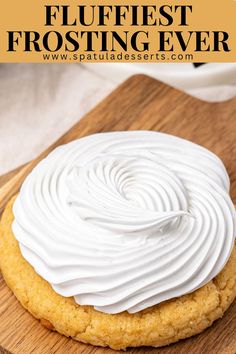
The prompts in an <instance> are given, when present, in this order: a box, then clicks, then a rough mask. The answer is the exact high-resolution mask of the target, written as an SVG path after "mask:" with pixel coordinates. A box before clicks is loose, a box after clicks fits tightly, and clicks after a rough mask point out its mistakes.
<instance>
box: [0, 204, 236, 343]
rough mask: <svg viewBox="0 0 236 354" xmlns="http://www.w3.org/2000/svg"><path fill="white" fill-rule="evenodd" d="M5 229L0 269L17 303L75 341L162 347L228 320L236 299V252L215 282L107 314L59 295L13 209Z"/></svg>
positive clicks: (0, 234) (0, 227) (4, 218)
mask: <svg viewBox="0 0 236 354" xmlns="http://www.w3.org/2000/svg"><path fill="white" fill-rule="evenodd" d="M13 202H14V198H13V199H12V200H11V201H10V202H9V204H8V205H7V207H6V209H5V211H4V213H3V216H2V220H1V224H0V254H1V257H0V266H1V270H2V274H3V276H4V278H5V280H6V282H7V284H8V286H9V288H10V289H11V290H12V291H13V293H14V294H15V296H16V297H17V299H18V300H19V301H20V302H21V304H22V305H23V306H24V307H25V308H26V309H27V310H28V311H29V312H30V313H31V314H32V315H33V316H34V317H36V318H37V319H39V320H40V321H41V323H42V324H43V325H44V326H46V327H47V328H49V329H51V330H56V331H58V332H59V333H61V334H64V335H65V336H68V337H72V338H73V339H75V340H78V341H81V342H84V343H90V344H93V345H97V346H103V347H106V346H109V347H111V348H113V349H125V348H127V347H137V346H154V347H161V346H164V345H167V344H170V343H174V342H177V341H178V340H180V339H183V338H187V337H190V336H193V335H195V334H198V333H200V332H202V331H203V330H204V329H205V328H207V327H209V326H210V325H211V324H212V323H213V321H215V320H216V319H218V318H220V317H222V316H223V314H224V312H225V311H226V310H227V308H228V307H229V306H230V304H231V303H232V301H233V300H234V298H235V296H236V248H235V247H234V250H233V252H232V254H231V257H230V259H229V261H228V262H227V264H226V265H225V267H224V269H223V270H222V271H221V272H220V273H219V274H218V275H217V276H216V277H215V278H214V279H213V280H212V281H210V282H209V283H207V284H206V285H205V286H203V287H202V288H200V289H198V290H196V291H194V292H192V293H191V294H188V295H184V296H181V297H179V298H175V299H172V300H169V301H165V302H162V303H161V304H158V305H156V306H153V307H150V308H148V309H145V310H143V311H141V312H137V313H134V314H129V313H128V312H122V313H119V314H106V313H102V312H99V311H96V310H95V309H94V308H93V307H92V306H80V305H78V304H77V303H75V301H74V298H70V297H68V298H66V297H63V296H61V295H59V294H57V293H56V292H55V291H54V290H53V289H52V287H51V286H50V284H49V283H48V282H47V281H45V280H44V279H42V278H41V277H40V276H39V275H38V274H37V273H36V272H35V270H34V269H33V267H32V266H31V265H30V264H29V263H27V262H26V260H25V259H24V258H23V257H22V255H21V252H20V249H19V245H18V242H17V241H16V239H15V237H14V235H13V233H12V230H11V225H12V222H13V219H14V217H13V213H12V204H13Z"/></svg>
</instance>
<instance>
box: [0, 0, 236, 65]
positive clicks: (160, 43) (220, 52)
mask: <svg viewBox="0 0 236 354" xmlns="http://www.w3.org/2000/svg"><path fill="white" fill-rule="evenodd" d="M0 6H1V11H0V21H1V22H0V23H1V26H0V61H1V62H173V61H174V62H230V61H235V58H236V26H235V18H236V1H233V0H224V1H223V0H195V1H194V0H192V1H190V0H189V1H186V0H182V1H180V0H165V1H158V2H157V1H155V0H145V1H144V0H139V1H137V0H136V1H134V0H126V1H125V0H122V1H121V0H120V1H117V0H112V1H110V2H109V0H106V1H105V0H86V1H83V2H82V1H78V0H77V1H75V0H70V1H61V0H57V1H56V0H54V1H50V0H47V1H46V0H34V1H32V0H21V1H17V2H16V1H15V0H14V1H13V0H8V1H7V2H5V1H4V2H2V3H1V5H0Z"/></svg>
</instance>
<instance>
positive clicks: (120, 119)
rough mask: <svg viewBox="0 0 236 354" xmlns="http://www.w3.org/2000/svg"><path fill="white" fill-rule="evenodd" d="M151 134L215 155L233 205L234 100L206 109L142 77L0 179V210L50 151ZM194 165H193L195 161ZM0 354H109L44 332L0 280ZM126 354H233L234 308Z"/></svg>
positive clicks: (235, 340)
mask: <svg viewBox="0 0 236 354" xmlns="http://www.w3.org/2000/svg"><path fill="white" fill-rule="evenodd" d="M135 129H150V130H158V131H162V132H166V133H170V134H174V135H178V136H180V137H183V138H186V139H189V140H192V141H194V142H196V143H199V144H201V145H204V146H205V147H207V148H209V149H211V150H212V151H214V152H215V153H216V154H218V155H219V156H220V157H221V158H222V159H223V161H224V163H225V165H226V167H227V169H228V172H229V174H230V178H231V195H232V198H233V200H234V202H235V203H236V142H235V141H236V99H234V100H231V101H228V102H224V103H214V104H212V103H206V102H202V101H199V100H197V99H194V98H192V97H190V96H188V95H185V94H184V93H181V92H179V91H177V90H175V89H173V88H170V87H169V86H167V85H164V84H161V83H160V82H157V81H155V80H153V79H151V78H149V77H147V76H143V75H137V76H133V77H132V78H130V79H129V80H128V81H126V82H125V83H124V84H123V85H121V86H120V87H119V88H118V89H117V90H116V91H114V92H113V93H112V94H111V95H110V96H108V97H107V98H106V99H105V100H104V101H103V102H101V103H100V104H99V105H98V106H97V107H96V108H95V109H93V110H92V111H91V112H90V113H88V114H87V115H86V116H85V117H84V119H83V120H81V121H80V122H79V123H78V124H77V125H75V126H74V127H73V128H72V129H71V130H70V131H69V132H68V133H66V134H65V135H64V136H63V137H61V138H60V139H59V140H58V141H57V142H56V143H54V144H53V145H52V146H51V147H50V148H49V149H48V150H47V151H45V152H44V153H43V154H42V155H40V156H39V157H38V158H37V159H35V160H34V161H32V162H30V163H29V164H27V165H25V166H24V167H23V168H20V169H18V170H17V171H13V172H12V173H10V174H8V175H5V176H3V177H0V186H2V188H1V189H0V209H2V208H3V207H4V205H5V203H6V202H7V200H8V199H9V198H10V196H11V195H13V194H14V193H16V192H17V191H18V189H19V187H20V185H21V183H22V181H23V180H24V178H25V176H26V175H27V174H28V173H29V171H30V170H31V169H32V168H33V166H35V164H36V163H38V161H39V160H40V159H42V158H43V157H44V156H45V155H47V153H48V152H49V151H50V150H52V149H53V148H54V147H55V146H57V145H60V144H63V143H66V142H68V141H70V140H73V139H76V138H78V137H81V136H85V135H88V134H92V133H96V132H101V131H115V130H135ZM196 163H197V161H196ZM0 316H1V317H0V318H1V322H0V344H1V346H2V351H1V350H0V353H1V352H3V353H8V352H10V353H16V354H29V353H35V354H39V353H40V354H52V353H58V354H64V353H69V354H72V353H73V354H74V353H78V354H92V353H93V354H111V353H115V351H113V350H111V349H104V348H96V347H92V346H89V345H84V344H80V343H77V342H75V341H73V340H71V339H68V338H65V337H63V336H61V335H59V334H57V333H53V332H50V331H48V330H46V329H45V328H43V327H42V326H41V325H40V324H39V322H38V321H37V320H35V319H34V318H33V317H32V316H31V315H30V314H29V313H28V312H27V311H25V310H24V309H23V308H22V307H21V305H20V304H19V303H18V302H17V300H16V299H15V297H14V295H13V294H12V293H11V291H10V290H9V289H8V288H7V286H6V285H5V282H4V280H3V279H2V277H1V278H0ZM127 352H128V353H129V354H131V353H132V354H142V353H157V354H159V353H160V354H162V353H163V354H174V353H175V354H176V353H178V354H186V353H194V354H200V353H206V354H208V353H210V354H214V353H217V354H218V353H221V354H226V353H229V354H235V353H236V302H234V304H233V305H232V306H231V307H230V309H229V310H228V311H227V313H226V314H225V316H224V317H223V319H221V320H219V321H217V322H216V323H215V324H214V325H213V326H212V327H211V328H209V329H208V330H206V331H205V332H203V333H202V334H200V335H198V336H195V337H193V338H190V339H187V340H184V341H181V342H179V343H177V344H174V345H171V346H168V347H165V348H161V349H155V348H139V349H130V350H128V351H127Z"/></svg>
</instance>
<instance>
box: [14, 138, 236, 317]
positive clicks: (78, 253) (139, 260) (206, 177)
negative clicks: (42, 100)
mask: <svg viewBox="0 0 236 354" xmlns="http://www.w3.org/2000/svg"><path fill="white" fill-rule="evenodd" d="M13 212H14V216H15V220H14V223H13V232H14V235H15V237H16V239H17V240H18V241H19V244H20V249H21V252H22V255H23V256H24V258H25V259H26V260H27V261H28V262H29V263H30V264H31V265H32V266H33V267H34V269H35V270H36V272H37V273H38V274H40V275H41V276H42V277H43V278H44V279H46V280H47V281H48V282H49V283H50V284H51V285H52V287H53V289H54V290H55V291H56V292H57V293H59V294H61V295H63V296H74V298H75V301H76V302H77V303H78V304H81V305H93V306H94V307H95V308H96V309H97V310H99V311H102V312H106V313H119V312H121V311H124V310H127V311H129V312H130V313H134V312H137V311H140V310H143V309H145V308H147V307H149V306H152V305H155V304H158V303H160V302H162V301H164V300H168V299H171V298H174V297H176V296H181V295H183V294H186V293H189V292H192V291H194V290H196V289H198V288H200V287H201V286H203V285H204V284H206V283H207V282H209V281H210V280H211V279H212V278H214V277H215V276H216V275H217V274H218V273H219V272H220V271H221V269H222V268H223V267H224V265H225V263H226V262H227V260H228V258H229V256H230V253H231V251H232V247H233V244H234V236H235V224H236V223H235V209H234V206H233V204H232V201H231V199H230V197H229V178H228V175H227V172H226V170H225V167H224V165H223V163H222V162H221V160H220V159H219V158H218V157H217V156H215V155H214V154H213V153H211V152H209V151H208V150H206V149H204V148H203V147H201V146H198V145H196V144H193V143H191V142H189V141H186V140H183V139H180V138H176V137H174V136H170V135H166V134H162V133H156V132H147V131H133V132H116V133H103V134H96V135H91V136H89V137H85V138H82V139H79V140H76V141H73V142H71V143H69V144H67V145H64V146H61V147H59V148H57V149H56V150H54V151H53V152H52V153H51V154H49V155H48V157H47V158H46V159H44V160H43V161H42V162H40V163H39V164H38V166H37V167H36V168H35V169H34V170H33V171H32V172H31V173H30V175H29V176H28V177H27V178H26V180H25V182H24V183H23V185H22V188H21V191H20V194H19V196H18V197H17V199H16V202H15V203H14V208H13Z"/></svg>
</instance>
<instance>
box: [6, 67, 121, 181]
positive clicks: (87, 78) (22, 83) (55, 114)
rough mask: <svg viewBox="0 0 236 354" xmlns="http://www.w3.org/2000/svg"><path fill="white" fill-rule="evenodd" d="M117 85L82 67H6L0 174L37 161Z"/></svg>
mask: <svg viewBox="0 0 236 354" xmlns="http://www.w3.org/2000/svg"><path fill="white" fill-rule="evenodd" d="M115 86H116V85H115V84H114V83H113V82H110V81H109V80H108V79H104V78H100V77H99V76H97V75H95V74H94V73H91V72H89V71H88V70H86V68H84V67H83V66H82V65H78V64H1V65H0V175H1V174H4V173H6V172H8V171H10V170H12V169H14V168H16V167H18V166H20V165H22V164H23V163H25V162H27V161H30V160H31V159H33V158H34V157H36V156H37V155H38V154H39V153H40V152H42V151H43V150H44V149H45V148H46V147H48V146H49V145H51V144H52V143H53V142H54V141H55V140H56V139H57V138H59V137H60V136H61V135H62V134H64V133H65V132H66V131H67V130H68V129H69V128H70V127H71V126H72V125H73V124H75V123H76V122H78V120H79V119H80V118H81V117H82V116H83V115H84V114H85V113H86V112H88V111H89V110H90V109H91V108H92V107H93V106H94V105H96V104H97V103H98V102H99V101H100V100H101V99H102V98H104V97H105V96H106V95H107V94H108V93H109V92H110V91H112V89H113V88H114V87H115Z"/></svg>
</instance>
